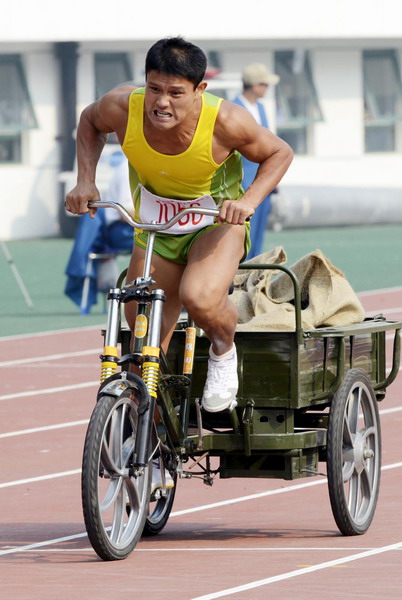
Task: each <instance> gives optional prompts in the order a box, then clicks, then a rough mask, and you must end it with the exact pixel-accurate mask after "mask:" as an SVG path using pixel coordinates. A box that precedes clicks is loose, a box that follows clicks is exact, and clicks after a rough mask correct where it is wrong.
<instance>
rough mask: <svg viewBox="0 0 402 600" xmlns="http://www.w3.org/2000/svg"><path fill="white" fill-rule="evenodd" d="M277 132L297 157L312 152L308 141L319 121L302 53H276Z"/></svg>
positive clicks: (313, 88) (305, 55)
mask: <svg viewBox="0 0 402 600" xmlns="http://www.w3.org/2000/svg"><path fill="white" fill-rule="evenodd" d="M275 72H276V73H277V74H278V75H279V76H280V82H279V84H278V85H277V86H276V106H277V117H276V130H277V135H278V136H279V137H281V138H283V139H284V140H285V141H287V142H288V144H289V145H290V146H291V147H292V148H293V150H294V152H295V153H296V154H308V153H310V152H311V148H310V143H309V140H310V138H311V135H310V129H311V126H312V124H313V123H316V122H317V121H322V120H323V116H322V112H321V108H320V105H319V102H318V97H317V93H316V90H315V86H314V82H313V77H312V74H311V68H310V60H309V56H308V53H306V52H305V51H304V50H303V51H302V50H300V51H299V50H297V51H284V52H275Z"/></svg>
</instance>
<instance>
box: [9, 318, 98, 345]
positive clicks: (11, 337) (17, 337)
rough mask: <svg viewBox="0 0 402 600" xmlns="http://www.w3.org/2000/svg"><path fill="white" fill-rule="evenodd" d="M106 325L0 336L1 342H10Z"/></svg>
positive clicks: (90, 329) (89, 329)
mask: <svg viewBox="0 0 402 600" xmlns="http://www.w3.org/2000/svg"><path fill="white" fill-rule="evenodd" d="M100 327H105V324H104V323H99V324H98V325H87V326H86V327H72V328H71V329H50V330H49V331H37V332H35V333H18V334H16V335H5V336H3V337H0V342H8V341H9V340H21V339H24V338H29V339H30V338H35V337H44V336H47V335H60V334H61V333H77V332H80V331H93V330H94V329H99V328H100Z"/></svg>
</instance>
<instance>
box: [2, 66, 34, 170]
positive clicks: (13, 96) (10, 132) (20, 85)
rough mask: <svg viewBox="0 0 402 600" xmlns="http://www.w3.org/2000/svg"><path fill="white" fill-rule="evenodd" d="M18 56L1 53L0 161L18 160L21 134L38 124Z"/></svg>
mask: <svg viewBox="0 0 402 600" xmlns="http://www.w3.org/2000/svg"><path fill="white" fill-rule="evenodd" d="M37 126H38V124H37V120H36V117H35V113H34V110H33V107H32V102H31V99H30V96H29V92H28V87H27V83H26V79H25V74H24V70H23V66H22V63H21V58H20V56H18V55H1V56H0V163H18V162H21V136H22V132H23V131H25V130H26V129H32V128H34V127H37Z"/></svg>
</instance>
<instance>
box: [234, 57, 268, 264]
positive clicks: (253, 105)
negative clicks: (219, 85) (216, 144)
mask: <svg viewBox="0 0 402 600" xmlns="http://www.w3.org/2000/svg"><path fill="white" fill-rule="evenodd" d="M242 81H243V92H242V93H241V94H239V95H238V96H237V97H236V98H235V99H234V100H233V102H234V103H235V104H239V105H240V106H243V107H244V108H246V109H247V110H248V111H249V113H251V115H252V116H253V117H254V119H255V120H256V121H257V123H258V124H259V125H261V126H262V127H268V119H267V114H266V111H265V107H264V104H263V103H262V102H260V100H261V98H263V97H264V96H265V94H266V92H267V90H268V87H269V86H270V85H276V84H277V83H278V82H279V76H278V75H275V73H269V72H268V71H267V69H266V67H265V65H263V64H261V63H253V64H251V65H248V66H247V67H246V68H245V69H244V71H243V74H242ZM242 162H243V181H242V185H243V189H244V190H247V188H248V187H249V186H250V185H251V184H252V182H253V181H254V179H255V176H256V173H257V170H258V167H259V165H258V164H257V163H255V162H251V161H250V160H248V159H247V158H245V157H244V156H243V157H242ZM275 192H276V190H273V191H272V192H271V193H275ZM270 212H271V194H269V195H268V196H266V198H264V200H263V201H262V202H261V203H260V204H259V206H257V208H256V210H255V212H254V215H253V217H252V219H251V231H250V235H251V248H250V251H249V253H248V255H247V260H250V259H252V258H254V256H257V255H258V254H261V252H262V245H263V240H264V232H265V229H266V227H267V224H268V218H269V214H270Z"/></svg>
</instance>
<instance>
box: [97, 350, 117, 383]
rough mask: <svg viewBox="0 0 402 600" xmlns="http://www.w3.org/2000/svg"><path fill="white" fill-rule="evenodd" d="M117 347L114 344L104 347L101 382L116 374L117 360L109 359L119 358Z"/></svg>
mask: <svg viewBox="0 0 402 600" xmlns="http://www.w3.org/2000/svg"><path fill="white" fill-rule="evenodd" d="M117 357H118V353H117V348H115V347H114V346H105V347H104V349H103V355H102V363H101V375H100V382H101V383H103V382H104V381H105V380H106V379H107V378H108V377H110V376H111V375H114V374H115V373H116V371H117V362H115V361H114V360H109V359H111V358H117Z"/></svg>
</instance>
